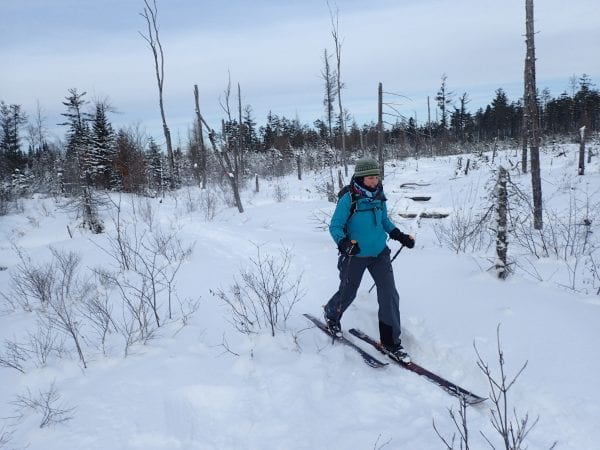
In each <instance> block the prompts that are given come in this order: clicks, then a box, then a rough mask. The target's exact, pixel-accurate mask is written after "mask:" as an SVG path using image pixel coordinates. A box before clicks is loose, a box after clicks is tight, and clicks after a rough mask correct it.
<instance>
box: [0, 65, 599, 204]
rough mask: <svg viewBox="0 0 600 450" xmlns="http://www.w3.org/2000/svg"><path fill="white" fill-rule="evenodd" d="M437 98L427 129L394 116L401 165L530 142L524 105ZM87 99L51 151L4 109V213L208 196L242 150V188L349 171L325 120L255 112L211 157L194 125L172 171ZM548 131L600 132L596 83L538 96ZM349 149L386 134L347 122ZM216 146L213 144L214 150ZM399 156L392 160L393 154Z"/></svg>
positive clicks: (71, 98)
mask: <svg viewBox="0 0 600 450" xmlns="http://www.w3.org/2000/svg"><path fill="white" fill-rule="evenodd" d="M442 80H443V81H442V87H441V88H440V90H439V91H438V93H437V96H436V97H435V99H434V100H435V105H434V106H435V112H436V114H435V116H436V117H435V119H429V120H427V121H426V122H425V123H421V124H418V123H417V121H416V120H415V118H413V117H402V116H400V115H398V114H395V113H393V114H389V116H390V117H392V118H393V120H392V121H389V120H388V121H387V123H388V125H387V126H386V127H385V129H384V143H385V145H386V149H388V151H392V152H393V153H394V155H395V156H397V155H418V154H420V153H421V152H424V151H425V149H426V150H427V152H428V153H429V154H445V153H448V152H460V149H461V145H462V144H465V143H478V142H484V143H485V142H490V141H492V140H497V139H498V140H518V139H520V137H521V132H522V122H523V118H522V108H523V107H522V101H521V99H518V100H515V101H511V100H510V99H509V98H508V97H507V95H506V93H505V92H504V90H503V89H498V90H497V91H496V95H495V97H494V99H493V100H492V102H491V103H490V104H489V105H487V106H486V107H485V108H480V109H478V110H477V111H476V112H474V113H472V112H470V111H469V109H468V104H469V97H468V94H466V93H464V94H462V95H461V96H460V97H459V98H457V99H455V98H453V95H452V94H451V93H449V92H448V90H447V88H446V86H445V77H444V78H443V79H442ZM85 96H86V94H85V92H79V91H78V90H77V89H71V90H69V92H68V95H67V96H66V98H65V101H64V102H63V105H64V112H63V113H62V115H63V117H64V122H63V123H62V124H61V125H64V127H65V139H64V141H63V142H60V143H57V142H49V141H48V139H47V136H46V133H45V124H44V119H43V117H42V115H41V113H40V111H37V114H34V115H33V116H28V114H27V113H26V112H25V111H24V110H23V109H22V107H21V106H20V105H16V104H12V105H9V104H6V103H5V102H4V101H0V127H1V135H0V163H1V164H0V200H4V201H3V202H0V209H1V208H2V205H5V204H6V200H7V199H9V198H11V197H14V196H19V195H23V194H25V193H31V192H51V193H54V194H64V195H73V194H76V193H78V192H81V189H82V187H90V188H95V189H100V190H114V191H123V192H145V193H149V194H153V193H156V192H158V191H160V190H163V189H167V188H170V187H173V186H181V185H186V184H190V185H191V184H198V185H202V186H205V184H206V181H207V179H209V178H213V179H214V178H217V179H218V178H222V177H223V176H226V175H227V174H224V173H223V170H222V167H221V166H219V165H218V164H217V158H216V157H215V154H214V153H215V150H216V151H220V149H221V150H223V151H226V150H227V149H228V148H231V147H232V146H238V147H237V148H238V151H239V152H240V155H241V156H240V158H239V163H240V166H241V167H238V168H237V170H239V171H240V173H241V178H244V176H247V175H253V174H254V173H260V174H270V175H281V174H283V173H285V172H287V171H289V170H292V168H293V167H294V164H296V162H297V160H298V156H299V155H302V160H303V162H304V164H306V166H307V167H309V168H315V167H323V166H326V165H329V164H333V163H336V162H339V159H338V158H339V150H338V149H339V148H341V133H340V130H341V129H342V127H341V126H340V125H341V122H340V120H339V117H337V123H333V124H332V125H331V126H329V124H328V122H327V121H326V120H323V119H318V120H316V121H315V122H314V123H313V124H312V125H307V124H302V123H300V122H299V121H298V120H297V119H288V118H286V117H284V116H278V115H276V114H273V113H269V114H268V116H267V119H266V123H265V124H264V125H261V126H259V125H258V124H257V123H256V120H255V118H254V117H253V112H252V108H251V106H246V107H245V108H244V112H243V114H242V115H240V116H241V118H242V120H241V121H242V124H241V126H240V124H239V122H238V121H236V120H235V119H229V120H227V121H223V123H222V126H221V127H220V130H219V132H218V133H217V136H212V138H213V141H214V140H216V142H217V146H216V147H214V146H213V148H211V149H210V151H209V146H208V145H207V143H206V142H205V141H206V139H205V138H204V137H203V136H202V135H201V134H200V132H199V131H198V130H199V129H200V127H198V126H197V125H196V124H194V125H192V126H191V128H190V131H189V133H188V139H187V142H186V143H185V144H183V148H181V147H179V148H176V149H175V151H174V159H175V165H174V167H171V166H170V165H169V164H167V161H166V158H165V155H164V153H163V151H162V149H161V148H160V146H159V145H158V144H157V143H156V142H155V141H154V140H153V139H152V138H148V137H147V136H145V134H144V133H143V132H141V131H140V129H139V128H135V127H128V128H121V129H118V130H115V129H114V128H113V126H112V124H111V121H110V118H109V115H110V112H111V106H110V105H108V104H105V103H103V102H98V101H97V102H95V103H92V104H90V102H88V101H87V100H86V97H85ZM538 101H539V107H540V129H541V130H542V132H543V134H544V135H545V136H557V135H566V136H578V133H577V132H578V130H579V128H580V127H582V126H584V125H585V126H586V128H587V130H588V132H590V133H593V132H595V131H598V130H599V128H600V92H599V91H598V89H596V88H595V87H594V84H593V83H592V80H591V79H590V77H588V76H587V75H585V74H584V75H582V76H581V77H580V78H579V79H578V80H577V82H576V83H575V82H574V83H573V89H572V92H571V94H569V93H567V92H564V93H562V94H561V95H559V96H558V97H556V98H553V97H551V96H550V93H549V92H548V91H547V90H544V91H542V92H541V93H540V95H539V96H538ZM344 120H345V127H344V129H345V130H346V134H345V145H346V149H347V152H349V153H350V154H353V153H354V154H355V153H363V152H369V151H371V150H372V149H374V148H375V147H376V145H377V137H378V135H377V133H378V131H377V125H376V124H375V123H374V122H371V123H369V124H362V125H359V124H358V123H357V122H356V121H355V120H352V118H351V116H350V115H349V114H348V113H346V115H345V117H344ZM213 141H211V142H213ZM390 149H391V150H390Z"/></svg>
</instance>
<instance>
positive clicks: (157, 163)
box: [144, 138, 168, 192]
mask: <svg viewBox="0 0 600 450" xmlns="http://www.w3.org/2000/svg"><path fill="white" fill-rule="evenodd" d="M144 156H145V159H146V175H147V178H148V187H149V188H150V189H152V190H155V191H157V192H162V190H163V188H164V187H165V182H166V181H168V180H166V177H165V176H164V175H165V173H164V169H165V165H164V157H163V155H162V154H161V151H160V147H159V146H158V144H157V143H156V142H154V139H152V138H150V142H149V143H148V150H146V153H145V155H144Z"/></svg>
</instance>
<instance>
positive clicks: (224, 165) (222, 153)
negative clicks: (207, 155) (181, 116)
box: [196, 80, 244, 213]
mask: <svg viewBox="0 0 600 450" xmlns="http://www.w3.org/2000/svg"><path fill="white" fill-rule="evenodd" d="M230 93H231V80H229V82H228V84H227V89H226V90H225V102H221V107H222V108H223V110H224V111H225V114H227V117H228V118H229V121H230V122H231V111H230V108H229V95H230ZM196 116H197V118H198V120H200V122H201V123H202V124H204V126H205V127H206V130H207V131H208V139H209V141H210V144H211V146H212V149H213V151H214V153H215V156H216V157H217V161H218V162H219V166H221V170H223V173H224V174H225V175H226V176H227V179H228V180H229V183H230V186H231V190H232V192H233V198H234V201H235V204H236V206H237V208H238V211H239V212H240V213H243V212H244V206H243V205H242V198H241V196H240V187H239V183H238V177H237V176H236V174H235V173H236V170H235V165H234V163H232V161H231V158H230V156H229V152H228V150H229V149H228V143H227V142H225V143H224V144H223V145H222V146H221V148H219V147H218V146H217V141H216V133H215V130H213V129H212V128H211V127H210V126H209V125H208V123H206V120H204V117H202V114H200V110H199V108H198V107H196ZM223 134H225V133H223Z"/></svg>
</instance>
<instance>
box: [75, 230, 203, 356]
mask: <svg viewBox="0 0 600 450" xmlns="http://www.w3.org/2000/svg"><path fill="white" fill-rule="evenodd" d="M117 242H120V244H119V245H117ZM109 244H110V247H108V248H104V249H103V250H105V252H107V253H108V254H110V255H112V256H113V260H114V261H116V262H117V267H116V268H115V269H113V270H110V269H106V268H96V269H94V272H95V274H96V279H97V282H98V283H99V284H100V285H101V286H103V287H104V288H105V289H107V290H112V291H116V293H117V296H118V298H119V299H120V302H119V303H120V306H121V312H120V314H119V315H118V318H115V317H114V315H113V313H112V308H111V307H110V303H109V301H108V298H104V299H100V298H99V297H98V298H97V299H96V300H94V301H91V302H89V303H88V305H87V313H86V315H87V317H88V318H89V319H90V321H91V324H92V326H93V327H94V329H95V330H96V332H97V334H98V335H99V337H100V342H101V343H102V348H103V351H104V342H105V339H106V336H107V334H108V333H110V332H111V331H113V330H114V331H117V332H118V333H119V334H121V335H122V336H123V337H124V339H125V355H127V354H128V351H129V347H130V346H131V345H133V344H134V343H138V342H141V343H145V342H147V341H148V340H149V339H152V338H153V337H154V335H155V332H156V330H157V329H158V328H159V327H160V326H161V325H162V324H163V321H164V320H165V319H169V320H171V319H173V312H174V302H175V300H176V290H175V285H176V282H175V280H176V276H177V273H178V272H179V270H180V268H181V266H182V264H183V263H184V261H185V260H186V259H187V258H188V257H189V256H190V255H191V253H192V249H193V246H191V245H190V246H185V245H184V244H183V241H182V240H181V239H179V238H178V237H177V234H176V231H169V232H163V231H162V230H160V229H155V230H154V231H153V232H151V233H139V232H138V231H137V229H136V228H135V226H133V228H132V230H129V231H127V230H123V231H122V233H121V235H120V237H119V238H118V239H117V238H114V237H113V238H112V239H109ZM121 249H125V250H126V255H127V261H128V267H123V264H122V261H123V260H124V258H123V257H122V255H121ZM180 307H181V305H180ZM188 309H189V311H187V312H186V314H188V317H187V318H189V314H191V310H192V309H193V308H188Z"/></svg>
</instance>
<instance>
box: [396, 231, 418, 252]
mask: <svg viewBox="0 0 600 450" xmlns="http://www.w3.org/2000/svg"><path fill="white" fill-rule="evenodd" d="M390 238H392V239H393V240H395V241H398V242H400V243H401V244H402V245H404V246H405V247H408V248H413V247H414V246H415V240H414V239H413V238H412V237H411V236H410V235H408V234H404V233H403V232H402V231H400V230H399V229H398V228H394V229H393V230H392V231H390Z"/></svg>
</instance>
